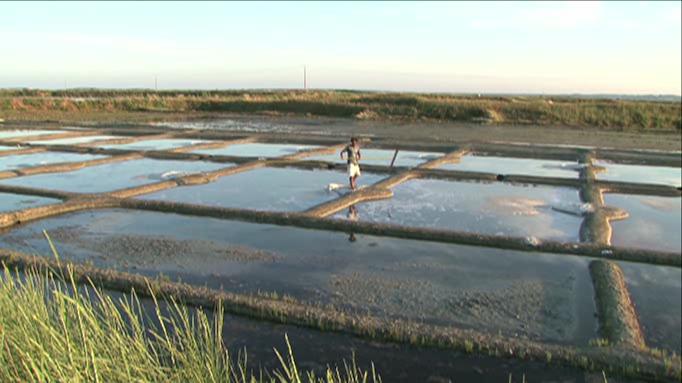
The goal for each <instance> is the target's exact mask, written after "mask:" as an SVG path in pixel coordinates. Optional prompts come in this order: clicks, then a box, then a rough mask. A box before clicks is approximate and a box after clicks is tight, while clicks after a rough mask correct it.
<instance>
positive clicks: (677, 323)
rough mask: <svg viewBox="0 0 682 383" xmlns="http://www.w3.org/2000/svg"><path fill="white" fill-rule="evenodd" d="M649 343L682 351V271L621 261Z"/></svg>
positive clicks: (645, 337) (619, 263)
mask: <svg viewBox="0 0 682 383" xmlns="http://www.w3.org/2000/svg"><path fill="white" fill-rule="evenodd" d="M618 265H619V266H620V267H621V269H622V270H623V275H624V276H625V284H626V285H627V288H628V291H629V292H630V298H631V299H632V303H633V305H634V306H635V311H636V312H637V317H638V319H639V322H640V326H641V328H642V333H643V335H644V341H645V342H646V344H647V346H649V347H655V348H659V349H668V350H670V351H675V352H676V353H677V354H678V355H679V354H680V352H681V351H682V334H681V331H682V330H681V329H682V320H681V319H680V318H682V270H681V269H679V268H676V267H665V266H656V265H644V264H640V263H630V262H618Z"/></svg>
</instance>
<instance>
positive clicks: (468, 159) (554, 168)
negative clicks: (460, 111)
mask: <svg viewBox="0 0 682 383" xmlns="http://www.w3.org/2000/svg"><path fill="white" fill-rule="evenodd" d="M580 168H581V165H580V164H579V163H578V162H577V161H574V162H571V161H555V160H536V159H527V158H511V157H488V156H477V155H466V156H462V157H461V158H460V162H459V163H457V164H445V165H441V166H439V167H438V169H446V170H458V171H468V172H483V173H493V174H505V175H512V174H516V175H528V176H536V177H559V178H578V176H579V175H580Z"/></svg>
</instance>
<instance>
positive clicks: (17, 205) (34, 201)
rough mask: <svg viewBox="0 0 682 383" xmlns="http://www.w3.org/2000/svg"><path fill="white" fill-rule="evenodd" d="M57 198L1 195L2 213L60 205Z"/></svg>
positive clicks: (0, 208)
mask: <svg viewBox="0 0 682 383" xmlns="http://www.w3.org/2000/svg"><path fill="white" fill-rule="evenodd" d="M59 202H61V200H58V199H55V198H44V197H36V196H29V195H21V194H11V193H0V212H6V211H14V210H22V209H27V208H30V207H36V206H42V205H47V204H51V203H59Z"/></svg>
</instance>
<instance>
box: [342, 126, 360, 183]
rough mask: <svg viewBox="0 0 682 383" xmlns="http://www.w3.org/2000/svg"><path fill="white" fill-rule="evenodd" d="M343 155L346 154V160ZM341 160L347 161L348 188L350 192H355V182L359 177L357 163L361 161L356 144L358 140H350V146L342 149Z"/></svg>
mask: <svg viewBox="0 0 682 383" xmlns="http://www.w3.org/2000/svg"><path fill="white" fill-rule="evenodd" d="M344 153H345V154H346V158H343V155H344ZM341 159H342V160H343V159H347V163H348V178H349V180H350V188H351V190H355V180H356V179H357V178H358V177H359V176H360V163H359V161H360V160H361V159H362V155H361V154H360V145H359V144H358V139H357V138H356V137H353V138H351V139H350V144H349V145H346V147H345V148H343V150H342V151H341Z"/></svg>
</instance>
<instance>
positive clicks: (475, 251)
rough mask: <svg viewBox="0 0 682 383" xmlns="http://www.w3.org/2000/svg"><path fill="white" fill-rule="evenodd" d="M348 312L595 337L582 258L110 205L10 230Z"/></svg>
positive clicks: (102, 262)
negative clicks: (352, 235)
mask: <svg viewBox="0 0 682 383" xmlns="http://www.w3.org/2000/svg"><path fill="white" fill-rule="evenodd" d="M43 229H45V230H47V231H48V233H49V234H50V236H51V238H52V240H53V241H54V242H55V245H56V246H57V249H58V251H59V252H60V256H61V257H63V258H65V259H73V260H76V261H79V262H92V263H93V264H94V265H96V266H98V267H105V268H106V267H112V268H115V269H119V270H126V271H131V272H134V273H140V274H143V275H147V276H158V275H159V273H163V274H164V275H166V276H168V277H169V278H171V279H173V280H177V279H181V280H182V281H184V282H187V283H191V284H198V285H207V286H209V287H214V288H224V289H227V290H231V291H235V292H244V293H258V292H276V293H278V294H280V295H282V294H287V295H290V296H293V297H294V298H296V299H299V300H302V301H305V302H310V303H311V304H329V303H331V304H334V305H335V306H338V307H340V308H342V309H344V310H347V311H349V312H358V313H367V312H369V313H376V314H380V315H384V316H387V317H395V318H407V319H413V320H419V321H424V322H426V323H433V324H444V325H446V324H447V325H452V324H458V325H461V326H464V327H468V328H474V329H480V330H483V331H487V332H491V333H497V332H500V333H503V334H505V335H510V336H517V337H526V338H529V339H537V340H543V341H549V342H557V343H567V344H585V343H587V341H588V340H589V339H591V338H593V337H595V334H596V332H595V331H596V328H595V327H596V324H595V323H596V321H595V318H594V302H593V299H592V294H591V286H590V284H589V275H588V272H587V268H586V260H584V259H581V258H576V257H567V256H552V255H541V254H532V255H531V254H526V253H523V252H512V251H503V250H496V249H486V248H480V247H468V246H458V245H448V244H437V243H429V242H420V241H410V240H400V239H387V238H381V237H372V236H364V235H359V236H358V237H357V238H356V240H355V241H353V242H351V241H348V237H347V236H346V235H344V234H343V233H333V232H322V231H315V230H304V229H296V228H289V227H278V226H271V225H258V224H250V223H242V222H231V221H220V220H214V219H199V218H190V217H182V216H177V215H173V214H160V213H140V212H131V211H124V210H107V211H97V212H85V213H75V214H70V215H65V216H61V217H57V218H51V219H47V220H43V221H40V222H38V223H35V224H28V225H26V226H25V227H21V228H15V229H13V230H12V231H11V232H10V233H9V234H7V235H5V236H4V237H2V239H1V240H0V243H1V244H2V246H3V247H9V248H14V249H17V250H22V251H28V252H38V253H40V254H48V253H49V249H48V247H47V244H46V243H45V242H46V241H45V240H44V239H43V237H42V230H43Z"/></svg>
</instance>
